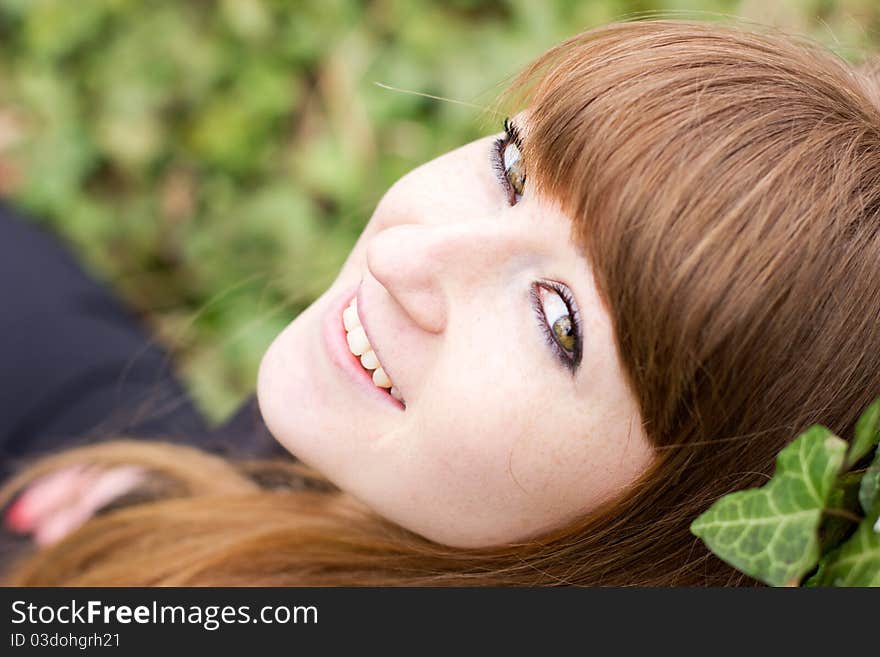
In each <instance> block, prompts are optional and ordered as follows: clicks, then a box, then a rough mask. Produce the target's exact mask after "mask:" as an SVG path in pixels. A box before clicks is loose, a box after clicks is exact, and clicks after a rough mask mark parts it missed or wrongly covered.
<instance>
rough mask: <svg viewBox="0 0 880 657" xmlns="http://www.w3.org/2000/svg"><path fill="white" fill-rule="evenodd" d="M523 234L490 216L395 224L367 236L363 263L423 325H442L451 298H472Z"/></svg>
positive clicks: (520, 247) (516, 252)
mask: <svg viewBox="0 0 880 657" xmlns="http://www.w3.org/2000/svg"><path fill="white" fill-rule="evenodd" d="M527 248H528V242H527V239H525V237H524V236H523V235H521V234H518V233H517V232H516V231H515V230H513V229H509V230H508V229H506V228H505V227H501V226H499V224H498V221H497V219H496V220H495V221H468V222H450V223H443V224H416V223H406V224H397V225H395V226H391V227H390V228H386V229H384V230H382V231H380V232H379V233H377V234H376V235H374V236H373V238H372V239H371V240H370V242H368V244H367V248H366V259H367V268H368V269H369V272H370V274H371V275H372V276H373V277H374V278H375V279H376V280H378V281H379V283H381V284H382V286H383V287H384V288H385V289H386V290H387V291H388V293H389V294H390V295H391V296H392V297H394V299H395V300H396V301H397V302H398V303H399V304H400V305H401V306H402V307H403V309H404V311H405V312H406V313H407V314H408V315H409V316H410V318H412V320H413V321H414V322H415V323H416V324H417V325H418V326H419V327H420V328H422V329H423V330H425V331H428V332H431V333H440V332H442V331H443V330H444V329H445V328H446V324H447V321H448V318H449V309H450V305H451V303H453V302H454V300H455V299H456V298H462V299H464V298H470V299H473V298H474V295H475V294H476V291H477V288H478V287H483V288H487V287H489V286H490V285H491V283H492V282H493V281H494V280H497V278H498V276H499V272H500V271H503V270H504V269H505V263H506V262H509V260H510V259H511V258H513V257H517V256H521V255H522V254H523V252H524V250H525V249H527Z"/></svg>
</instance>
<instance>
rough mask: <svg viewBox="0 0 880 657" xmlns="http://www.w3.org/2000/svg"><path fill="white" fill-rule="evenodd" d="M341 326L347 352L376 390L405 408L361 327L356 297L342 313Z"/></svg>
mask: <svg viewBox="0 0 880 657" xmlns="http://www.w3.org/2000/svg"><path fill="white" fill-rule="evenodd" d="M342 325H343V327H344V328H345V338H346V341H347V342H348V349H349V351H351V353H352V354H354V355H355V356H357V357H358V360H359V361H360V364H361V367H363V368H364V369H365V370H366V371H367V372H370V373H371V375H372V379H373V384H374V385H375V386H376V387H377V388H381V389H383V390H386V391H387V392H388V394H390V395H391V396H392V397H394V399H396V400H397V401H399V402H400V403H401V404H403V405H404V406H406V402H405V401H404V400H403V397H402V396H401V395H400V391H399V390H398V389H397V388H396V387H395V386H394V383H392V381H391V379H390V378H389V377H388V374H387V373H386V372H385V370H384V368H383V367H382V364H381V363H380V362H379V358H378V357H377V356H376V353H375V352H374V351H373V347H372V346H371V345H370V341H369V339H368V338H367V333H366V331H364V327H363V326H362V325H361V319H360V317H359V316H358V312H357V297H352V299H351V301H350V302H349V304H348V306H347V307H346V308H345V310H343V311H342Z"/></svg>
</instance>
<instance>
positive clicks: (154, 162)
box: [0, 0, 880, 422]
mask: <svg viewBox="0 0 880 657" xmlns="http://www.w3.org/2000/svg"><path fill="white" fill-rule="evenodd" d="M656 11H668V12H677V11H684V12H686V13H685V14H684V16H685V17H688V18H705V19H718V18H720V17H721V16H720V15H721V14H726V15H731V16H739V17H743V18H746V19H748V20H752V21H757V22H762V23H769V24H776V25H779V26H782V27H784V28H786V29H788V30H790V31H794V32H797V33H806V34H810V35H812V36H814V37H815V38H817V39H818V40H820V41H822V42H824V43H826V44H828V45H829V46H831V47H832V48H834V49H836V50H837V51H838V52H840V53H841V54H843V55H844V56H847V57H853V56H857V55H858V53H859V52H860V51H861V50H862V49H871V48H874V47H876V45H877V44H878V43H880V34H878V31H877V28H878V25H880V3H878V2H876V0H800V1H795V0H781V1H775V0H774V1H773V2H767V1H764V0H762V1H757V0H744V1H739V2H737V1H732V0H730V1H714V2H713V1H702V2H681V1H679V2H637V1H628V0H594V1H589V0H584V1H581V2H577V1H562V0H558V1H554V2H538V1H536V0H531V1H527V0H504V1H501V0H496V1H491V2H476V1H471V0H446V1H445V2H431V1H428V0H375V1H372V2H354V1H353V0H302V1H299V2H281V1H280V0H186V1H184V0H153V1H151V2H142V1H139V0H0V195H3V196H5V197H9V198H11V199H13V201H15V202H16V203H18V204H19V205H20V206H21V207H23V208H25V209H27V210H28V211H30V212H31V213H33V216H34V217H35V220H37V221H40V222H45V223H46V224H48V225H49V226H51V227H52V228H53V229H54V230H55V231H56V232H57V233H59V234H60V235H61V236H62V237H63V238H64V239H65V240H66V241H67V242H68V243H69V244H70V245H71V247H72V248H73V249H74V250H75V251H76V253H77V254H78V255H79V256H80V258H81V261H82V262H83V264H84V266H85V267H86V268H87V269H89V270H90V271H91V272H92V273H94V274H95V275H97V276H98V277H100V278H101V279H103V280H106V281H107V282H108V283H109V284H110V285H112V286H113V287H114V288H115V289H116V290H117V292H118V293H119V294H120V295H121V296H122V297H123V298H124V299H126V300H127V301H128V302H129V303H130V304H131V305H132V307H134V308H135V309H136V310H137V311H138V312H139V313H141V315H142V317H143V318H144V320H145V321H146V322H147V323H148V325H149V326H150V327H151V328H152V329H153V330H154V332H155V334H156V336H157V338H158V339H159V340H161V341H162V342H163V343H164V344H165V345H166V346H167V347H168V349H169V350H170V351H171V352H172V354H173V356H174V359H175V362H176V364H177V367H178V371H179V372H180V374H181V376H182V377H183V379H184V381H185V383H186V384H187V387H188V388H189V390H190V392H191V393H192V395H193V397H194V398H195V400H196V402H197V404H198V405H199V406H200V408H201V410H202V411H203V413H204V414H205V416H206V417H207V418H208V419H209V420H210V421H212V422H218V421H220V420H222V419H223V418H225V417H226V416H227V415H228V414H229V413H230V412H231V411H232V410H234V408H235V407H236V406H237V405H238V404H239V403H240V402H241V400H242V399H243V398H244V397H245V396H246V395H248V394H250V393H252V392H253V390H254V385H255V379H256V372H257V367H258V365H259V361H260V358H261V356H262V354H263V352H264V351H265V349H266V348H267V347H268V345H269V343H270V342H271V340H272V339H273V338H274V337H275V335H277V333H278V332H280V331H281V330H282V329H283V327H284V326H285V325H286V324H287V323H288V322H289V321H290V320H291V319H292V318H293V317H295V315H296V314H297V313H298V312H299V311H300V310H302V309H303V308H304V307H306V306H307V305H308V304H309V303H310V302H311V301H312V300H313V299H314V298H315V297H317V296H318V295H319V294H320V293H321V292H322V291H323V290H324V289H326V287H327V286H328V285H329V284H330V282H331V281H332V280H333V277H334V276H335V274H336V272H337V270H338V269H339V267H340V266H341V264H342V262H343V260H344V259H345V256H346V255H347V253H348V251H349V250H350V248H351V246H352V245H353V244H354V241H355V240H356V238H357V235H358V233H359V231H360V229H361V228H362V227H363V225H364V224H365V223H366V221H367V219H368V218H369V216H370V213H371V212H372V209H373V207H374V206H375V204H376V202H377V201H378V200H379V198H380V197H381V195H382V193H383V192H384V190H386V189H387V188H388V187H389V186H390V185H391V183H393V182H394V181H395V180H396V179H397V178H399V177H400V176H401V175H402V174H404V173H405V172H406V171H408V170H410V169H411V168H413V167H415V166H416V165H418V164H420V163H422V162H424V161H426V160H428V159H431V158H432V157H435V156H437V155H439V154H440V153H443V152H445V151H447V150H449V149H451V148H454V147H456V146H458V145H460V144H462V143H465V142H467V141H469V140H471V139H474V138H476V137H478V136H481V135H482V134H484V133H485V132H487V123H486V117H485V116H484V115H481V113H480V112H479V111H477V110H474V109H472V108H468V107H466V106H463V105H460V104H454V103H445V102H440V101H434V100H430V99H427V98H425V97H422V96H418V95H413V94H406V93H400V92H395V91H391V90H388V89H387V88H383V87H381V86H379V85H377V84H374V83H376V82H378V83H382V84H384V85H390V86H393V87H397V88H403V89H410V90H415V91H418V92H422V93H427V94H434V95H437V96H443V97H447V98H453V99H457V100H462V101H465V102H467V103H476V104H479V105H487V104H489V103H491V102H492V101H493V100H494V98H495V96H496V94H497V93H498V92H499V91H501V89H502V88H503V85H504V82H505V80H507V79H509V77H510V76H511V75H512V74H514V73H515V72H516V71H517V70H518V69H519V68H521V67H522V66H523V65H525V64H526V63H527V62H528V61H529V60H530V59H531V58H532V57H534V56H536V55H538V54H539V53H540V52H542V51H543V50H544V49H546V48H547V47H549V46H550V45H552V44H554V43H556V42H557V41H559V40H561V39H563V38H564V37H567V36H570V35H571V34H574V33H576V32H578V31H581V30H583V29H586V28H589V27H592V26H595V25H598V24H601V23H604V22H608V21H610V20H615V19H621V18H627V17H632V16H633V15H634V14H636V13H639V12H656ZM702 12H708V13H702ZM491 129H492V130H494V129H495V127H494V126H492V128H491Z"/></svg>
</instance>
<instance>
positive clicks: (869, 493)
mask: <svg viewBox="0 0 880 657" xmlns="http://www.w3.org/2000/svg"><path fill="white" fill-rule="evenodd" d="M878 497H880V449H878V450H877V452H876V453H875V454H874V460H873V461H872V462H871V465H869V466H868V469H867V470H866V471H865V474H864V475H862V483H861V485H860V486H859V503H860V504H861V505H862V510H864V512H865V514H866V515H867V514H870V512H871V509H873V508H874V507H875V506H876V505H877V501H878Z"/></svg>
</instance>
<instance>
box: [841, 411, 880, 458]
mask: <svg viewBox="0 0 880 657" xmlns="http://www.w3.org/2000/svg"><path fill="white" fill-rule="evenodd" d="M878 442H880V397H878V398H877V399H875V400H874V402H873V403H872V404H871V405H870V406H868V408H867V409H866V410H865V412H864V413H862V416H861V417H860V418H859V420H858V422H856V431H855V438H853V441H852V446H851V447H850V448H849V454H847V455H846V468H847V469H849V468H851V467H852V466H853V465H855V464H856V463H858V462H859V461H860V460H861V459H862V457H863V456H865V454H867V453H868V452H870V451H871V448H872V447H874V445H876V444H877V443H878Z"/></svg>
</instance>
